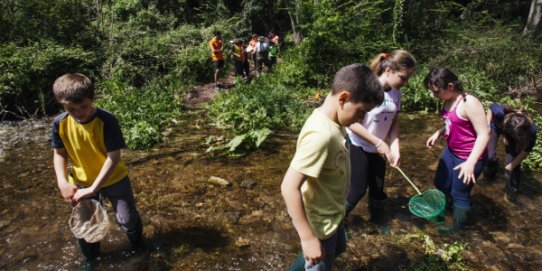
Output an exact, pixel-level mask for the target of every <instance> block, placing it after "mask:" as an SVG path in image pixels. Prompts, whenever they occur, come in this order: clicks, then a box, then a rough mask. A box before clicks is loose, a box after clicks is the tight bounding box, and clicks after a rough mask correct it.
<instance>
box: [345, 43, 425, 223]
mask: <svg viewBox="0 0 542 271" xmlns="http://www.w3.org/2000/svg"><path fill="white" fill-rule="evenodd" d="M371 69H372V70H373V72H374V73H375V74H376V75H377V76H378V78H379V81H380V83H381V84H382V86H383V87H384V89H385V91H386V92H385V94H384V102H383V103H382V104H381V105H380V106H377V107H375V108H374V109H373V110H371V111H370V112H368V113H367V114H366V115H365V117H364V118H363V119H362V120H359V121H358V122H356V123H354V124H352V125H350V126H349V127H348V129H347V133H348V137H349V141H350V160H351V163H352V166H351V175H350V187H349V190H348V197H347V203H346V210H345V211H346V215H348V214H349V213H350V212H351V211H352V210H353V209H354V207H355V206H356V204H357V203H358V202H359V200H360V199H361V198H363V196H364V195H365V193H366V191H367V188H368V189H369V211H370V213H371V220H373V221H374V222H379V219H380V218H381V215H382V212H383V207H384V200H385V199H386V198H387V195H386V193H385V192H384V175H385V173H386V161H387V162H388V163H389V164H390V165H392V166H398V165H399V162H400V158H401V155H400V152H399V120H398V112H399V109H400V105H401V87H403V86H405V85H406V84H407V83H408V80H409V79H410V77H411V76H412V75H413V74H414V72H415V71H416V59H415V58H414V56H412V55H411V54H410V53H409V52H407V51H405V50H394V51H392V52H390V53H382V54H379V55H378V56H376V57H375V58H374V59H373V60H372V63H371Z"/></svg>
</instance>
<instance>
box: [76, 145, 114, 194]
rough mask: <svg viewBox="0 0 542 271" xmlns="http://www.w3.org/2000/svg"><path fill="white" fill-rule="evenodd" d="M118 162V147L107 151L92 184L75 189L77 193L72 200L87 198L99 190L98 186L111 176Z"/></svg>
mask: <svg viewBox="0 0 542 271" xmlns="http://www.w3.org/2000/svg"><path fill="white" fill-rule="evenodd" d="M119 162H120V149H119V150H116V151H112V152H108V153H107V158H106V159H105V162H104V164H103V166H102V169H101V170H100V173H98V176H97V177H96V179H95V180H94V182H93V183H92V185H91V186H90V187H87V188H83V189H79V190H77V193H75V196H74V200H75V201H76V202H78V201H80V200H81V199H84V198H88V197H91V196H92V195H94V194H96V192H98V190H100V188H101V187H102V185H103V184H104V183H105V181H106V180H107V179H108V178H109V176H111V174H112V173H113V171H114V170H115V167H117V164H118V163H119Z"/></svg>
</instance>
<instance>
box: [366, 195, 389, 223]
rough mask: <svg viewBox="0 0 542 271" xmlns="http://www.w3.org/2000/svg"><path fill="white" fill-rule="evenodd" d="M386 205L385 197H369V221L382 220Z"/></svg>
mask: <svg viewBox="0 0 542 271" xmlns="http://www.w3.org/2000/svg"><path fill="white" fill-rule="evenodd" d="M386 205H387V204H386V199H383V200H376V199H373V198H371V197H369V214H370V215H371V222H373V223H375V224H381V223H383V222H384V217H385V213H386Z"/></svg>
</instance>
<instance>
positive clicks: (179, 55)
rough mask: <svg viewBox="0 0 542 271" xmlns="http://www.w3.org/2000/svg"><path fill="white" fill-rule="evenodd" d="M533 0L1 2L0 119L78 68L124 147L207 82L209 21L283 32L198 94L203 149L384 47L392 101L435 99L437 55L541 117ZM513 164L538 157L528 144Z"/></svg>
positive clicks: (32, 110) (296, 101) (295, 125)
mask: <svg viewBox="0 0 542 271" xmlns="http://www.w3.org/2000/svg"><path fill="white" fill-rule="evenodd" d="M541 9H542V0H514V1H505V0H488V1H484V0H475V1H459V0H457V1H453V0H417V1H412V0H395V1H392V0H374V1H349V0H337V1H329V0H328V1H326V0H320V1H318V0H312V1H308V0H291V1H286V0H278V1H270V0H259V1H257V0H244V1H235V0H116V1H113V0H49V1H42V0H24V1H23V0H0V39H1V44H0V119H2V120H16V119H26V118H36V117H43V116H52V115H54V114H56V113H58V112H59V111H60V110H61V108H60V107H59V105H58V104H57V103H56V102H55V101H54V98H53V96H52V93H51V85H52V83H53V81H54V80H55V78H57V77H58V76H60V75H62V74H64V73H73V72H81V73H84V74H86V75H88V76H89V77H91V78H92V80H93V81H94V82H95V84H96V86H97V91H98V95H99V96H98V99H97V101H98V106H100V107H102V108H105V109H107V110H110V111H112V112H114V113H115V115H116V116H117V117H118V118H119V120H120V123H121V126H122V130H123V133H124V135H125V137H126V139H127V142H128V145H129V147H131V148H136V149H141V148H148V147H151V146H153V145H155V144H159V143H160V142H161V141H162V138H163V134H164V133H165V132H166V131H167V130H168V127H172V126H174V125H178V121H177V120H179V119H182V118H183V116H184V115H183V113H184V112H185V111H186V110H187V109H186V107H184V106H183V97H184V95H185V94H186V92H187V90H189V89H190V88H191V87H193V86H195V85H200V84H205V83H209V82H211V81H212V66H211V58H210V50H209V47H208V41H209V40H210V39H211V37H212V33H213V32H214V31H216V30H219V31H221V32H222V33H223V37H224V40H225V44H226V45H228V44H229V41H230V40H232V39H233V38H244V37H249V36H250V35H251V34H252V33H259V34H260V35H262V34H267V33H268V31H269V30H272V29H273V30H275V31H276V32H277V33H278V34H279V35H280V36H281V37H282V39H283V44H282V48H281V55H280V61H279V64H278V65H277V66H276V68H275V69H274V70H273V71H272V72H270V73H267V74H265V75H264V76H261V77H259V78H254V80H252V81H251V82H249V83H240V84H238V85H237V86H236V87H235V88H234V89H233V90H231V91H226V92H222V93H221V94H220V95H218V96H217V97H215V99H214V100H213V101H212V102H210V103H209V104H207V105H206V109H207V112H208V114H207V116H206V117H207V120H208V121H209V122H211V123H213V124H214V125H215V126H216V127H217V128H219V129H221V130H223V133H224V135H225V136H223V137H216V136H210V137H209V140H208V142H207V143H208V144H210V145H211V146H212V147H210V148H209V151H210V153H212V154H229V155H232V154H233V155H239V154H243V153H246V152H249V151H251V150H253V149H255V148H258V147H260V146H262V144H265V142H266V139H267V138H268V137H269V136H270V135H272V134H273V133H278V132H281V131H294V132H295V131H298V130H299V129H300V126H301V125H302V124H303V122H304V120H305V119H306V117H307V116H308V114H309V113H310V112H311V111H312V109H313V108H314V107H315V106H317V105H318V102H319V100H318V98H317V97H325V95H326V93H327V91H328V83H329V81H330V79H331V76H332V75H333V74H334V73H335V72H336V71H337V70H338V69H339V68H340V67H342V66H344V65H346V64H350V63H353V62H361V63H366V64H367V63H368V62H369V60H370V59H371V58H372V57H374V56H375V55H377V54H378V53H382V52H388V51H390V50H393V49H397V48H402V49H406V50H409V51H410V52H412V53H413V54H414V55H415V56H416V58H417V60H418V63H419V65H418V69H417V73H416V74H415V76H414V77H413V78H411V80H410V82H409V84H408V86H407V87H405V88H404V89H403V90H404V94H403V101H402V110H403V111H406V112H409V111H417V112H425V113H427V112H431V113H434V112H435V111H436V110H437V109H438V108H439V107H440V104H439V102H438V101H437V100H436V99H435V98H433V97H432V95H431V93H430V92H429V91H427V90H426V88H425V87H424V86H423V84H422V81H423V78H424V77H425V75H426V74H427V72H428V71H429V69H430V68H431V67H434V66H439V65H442V66H446V67H449V68H451V69H452V70H453V71H455V72H456V73H457V74H459V75H460V79H461V80H462V81H463V83H464V87H465V89H466V90H467V92H469V93H472V94H474V95H476V96H477V97H478V98H480V100H481V101H483V102H484V104H485V105H486V106H487V105H489V103H490V102H501V103H507V104H512V105H515V106H523V107H526V108H527V109H528V110H529V111H530V112H531V113H532V115H533V117H534V118H535V121H536V122H537V123H538V124H539V125H542V119H541V118H540V116H539V114H538V113H537V111H536V109H538V110H540V108H541V106H540V103H539V101H540V100H542V46H541V43H540V41H541V32H542V24H541V23H540V20H541V19H542V11H541ZM226 47H227V46H226ZM237 81H238V82H239V81H241V80H237ZM541 139H542V133H538V142H542V141H541ZM524 165H525V166H526V167H527V168H529V169H534V170H540V169H542V147H541V144H537V146H536V147H535V149H534V151H533V153H532V154H531V155H530V156H529V158H528V160H527V161H526V162H525V163H524Z"/></svg>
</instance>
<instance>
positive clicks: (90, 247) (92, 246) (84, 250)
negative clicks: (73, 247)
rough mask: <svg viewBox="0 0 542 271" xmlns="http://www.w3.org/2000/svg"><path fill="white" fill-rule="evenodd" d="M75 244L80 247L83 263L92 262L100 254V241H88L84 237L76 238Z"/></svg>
mask: <svg viewBox="0 0 542 271" xmlns="http://www.w3.org/2000/svg"><path fill="white" fill-rule="evenodd" d="M77 245H78V246H79V248H80V249H81V254H83V257H85V263H92V262H94V261H95V260H96V258H98V256H99V255H100V242H96V243H88V242H86V241H85V239H77Z"/></svg>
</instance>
